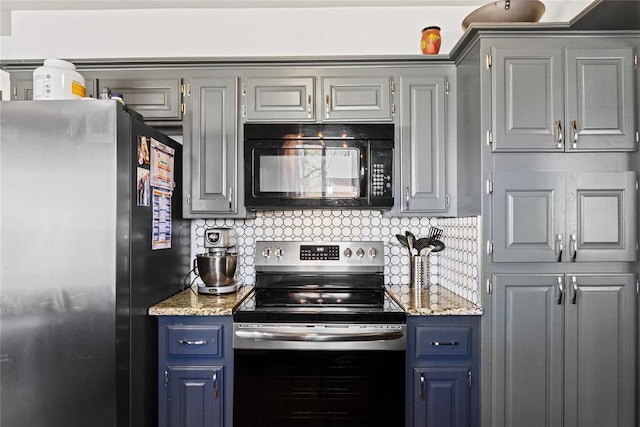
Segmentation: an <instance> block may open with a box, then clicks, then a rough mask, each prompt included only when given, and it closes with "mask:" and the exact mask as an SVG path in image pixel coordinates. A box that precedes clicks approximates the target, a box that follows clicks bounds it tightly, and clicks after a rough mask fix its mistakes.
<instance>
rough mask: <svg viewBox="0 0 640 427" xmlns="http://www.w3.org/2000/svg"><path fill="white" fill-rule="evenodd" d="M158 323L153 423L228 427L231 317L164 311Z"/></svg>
mask: <svg viewBox="0 0 640 427" xmlns="http://www.w3.org/2000/svg"><path fill="white" fill-rule="evenodd" d="M158 325H159V330H158V337H159V341H158V345H159V352H158V353H159V354H158V357H159V371H158V382H159V384H158V399H159V402H158V406H159V416H158V418H159V420H158V421H159V422H158V425H159V427H231V426H232V423H233V420H232V414H233V397H232V396H233V348H232V330H233V327H232V326H233V325H232V319H231V317H230V316H167V317H160V318H159V321H158Z"/></svg>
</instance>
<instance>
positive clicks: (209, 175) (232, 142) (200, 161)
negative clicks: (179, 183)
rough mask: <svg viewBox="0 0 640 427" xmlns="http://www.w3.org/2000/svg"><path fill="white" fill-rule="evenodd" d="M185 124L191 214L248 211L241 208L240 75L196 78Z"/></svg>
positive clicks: (185, 212) (188, 213)
mask: <svg viewBox="0 0 640 427" xmlns="http://www.w3.org/2000/svg"><path fill="white" fill-rule="evenodd" d="M190 84H191V95H190V97H191V102H190V106H191V107H190V110H188V112H187V114H185V127H184V134H185V135H184V136H185V138H184V158H185V167H184V185H185V191H184V197H185V199H184V201H183V215H184V217H185V218H204V217H212V216H222V217H234V216H238V215H242V212H239V209H238V196H239V192H238V191H237V190H238V166H237V162H238V135H237V108H236V105H237V79H236V78H233V77H229V78H193V79H191V83H190Z"/></svg>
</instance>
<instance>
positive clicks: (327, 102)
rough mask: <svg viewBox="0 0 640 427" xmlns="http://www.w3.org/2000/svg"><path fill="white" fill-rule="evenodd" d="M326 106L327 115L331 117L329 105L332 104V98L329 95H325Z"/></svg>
mask: <svg viewBox="0 0 640 427" xmlns="http://www.w3.org/2000/svg"><path fill="white" fill-rule="evenodd" d="M324 103H325V108H326V109H327V117H329V105H330V104H331V98H330V97H329V95H327V96H325V97H324Z"/></svg>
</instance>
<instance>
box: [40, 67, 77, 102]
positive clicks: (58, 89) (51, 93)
mask: <svg viewBox="0 0 640 427" xmlns="http://www.w3.org/2000/svg"><path fill="white" fill-rule="evenodd" d="M86 93H87V89H86V86H85V80H84V77H82V75H81V74H80V73H78V72H77V71H76V66H75V65H73V64H72V63H71V62H68V61H64V60H62V59H45V61H44V64H43V65H42V66H41V67H38V68H36V69H35V70H34V71H33V99H36V100H40V99H51V100H53V99H80V98H84V97H85V96H86Z"/></svg>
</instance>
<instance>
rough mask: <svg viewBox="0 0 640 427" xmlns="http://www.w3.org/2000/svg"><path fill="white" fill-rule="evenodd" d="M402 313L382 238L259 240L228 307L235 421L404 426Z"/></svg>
mask: <svg viewBox="0 0 640 427" xmlns="http://www.w3.org/2000/svg"><path fill="white" fill-rule="evenodd" d="M405 320H406V316H405V312H404V310H403V309H402V307H400V306H399V305H398V304H397V303H396V302H395V301H394V300H393V299H392V298H391V297H389V295H387V294H386V292H385V288H384V244H383V242H327V241H322V242H273V241H271V242H266V241H261V242H257V243H256V284H255V291H254V292H253V293H252V294H251V295H250V296H249V297H248V298H246V299H245V301H244V302H243V303H242V304H241V305H240V307H239V308H238V309H237V311H236V312H235V314H234V328H233V333H234V336H233V346H234V389H235V392H234V396H235V397H234V419H235V421H234V425H235V426H237V427H252V426H258V425H259V426H276V425H277V426H279V427H282V426H300V425H304V426H336V427H339V426H350V427H354V426H368V427H371V426H391V425H403V423H404V350H405V345H406V337H405V334H406V325H405Z"/></svg>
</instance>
